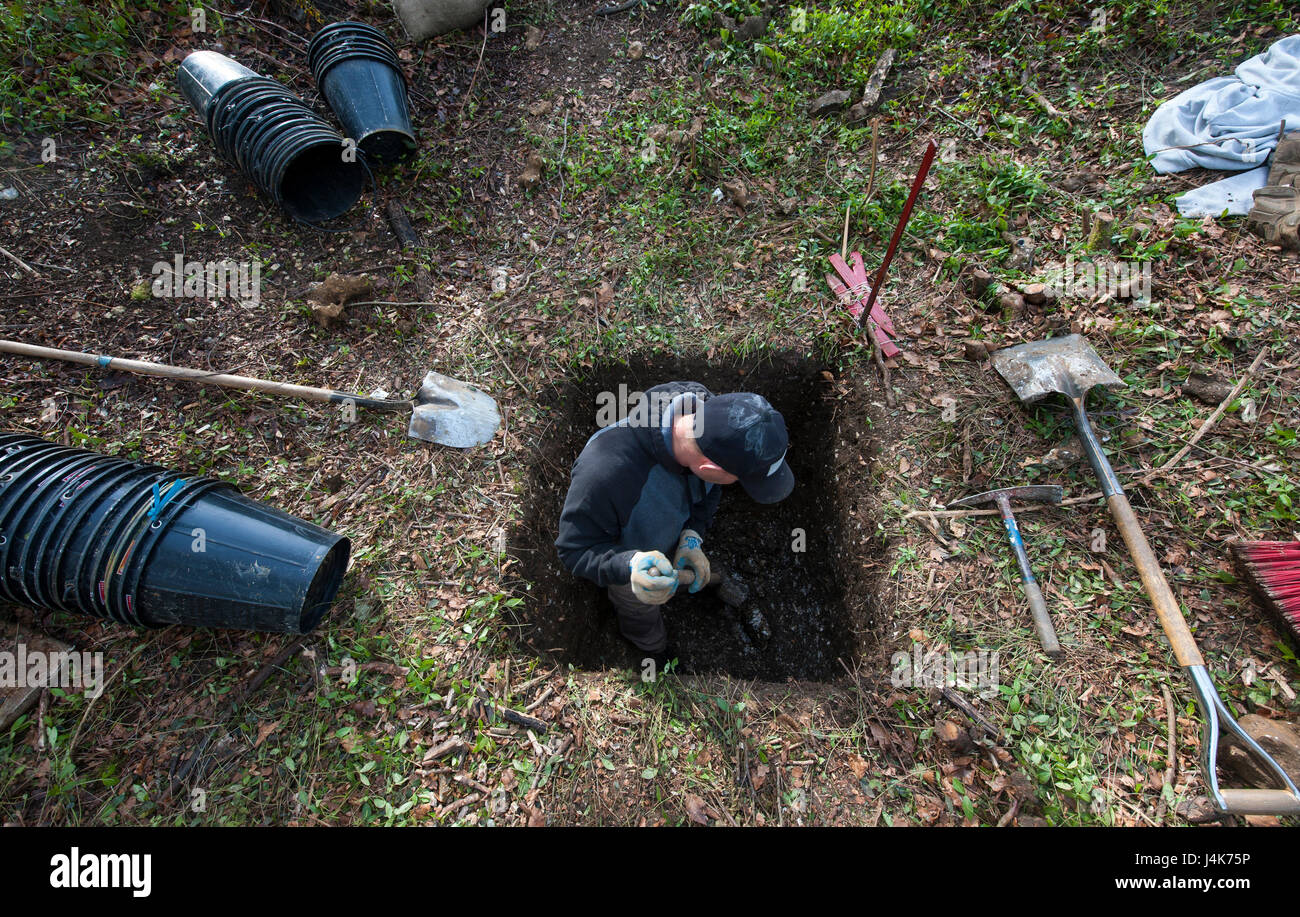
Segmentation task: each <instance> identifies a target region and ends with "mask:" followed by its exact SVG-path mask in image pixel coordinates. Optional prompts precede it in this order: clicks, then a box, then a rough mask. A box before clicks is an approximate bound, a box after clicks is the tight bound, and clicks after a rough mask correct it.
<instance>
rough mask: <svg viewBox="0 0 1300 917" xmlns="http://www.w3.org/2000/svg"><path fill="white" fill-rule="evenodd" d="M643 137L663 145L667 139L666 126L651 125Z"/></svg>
mask: <svg viewBox="0 0 1300 917" xmlns="http://www.w3.org/2000/svg"><path fill="white" fill-rule="evenodd" d="M645 135H646V136H647V137H649V138H650V139H651V140H653V141H654V142H655V143H663V142H664V141H665V140H667V139H668V125H666V124H652V125H650V128H649V130H647V131H646V132H645Z"/></svg>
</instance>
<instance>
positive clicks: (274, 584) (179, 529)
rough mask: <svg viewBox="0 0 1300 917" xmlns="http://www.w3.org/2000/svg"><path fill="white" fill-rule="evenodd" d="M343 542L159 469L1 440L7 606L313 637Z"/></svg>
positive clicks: (34, 441)
mask: <svg viewBox="0 0 1300 917" xmlns="http://www.w3.org/2000/svg"><path fill="white" fill-rule="evenodd" d="M350 549H351V546H350V544H349V542H348V540H347V539H346V538H343V537H342V536H340V535H337V534H335V533H333V532H329V531H327V530H325V529H322V528H320V527H319V526H316V525H312V524H311V523H309V522H304V521H302V520H300V519H295V518H294V517H292V516H289V515H287V514H285V513H282V512H280V511H279V510H276V509H273V508H271V507H268V506H265V505H263V504H261V503H257V502H255V501H253V500H249V499H248V498H247V497H244V496H243V495H241V494H240V493H239V491H238V490H237V489H236V488H234V487H233V486H231V485H229V484H226V483H224V482H221V481H214V480H210V479H207V478H185V477H183V476H182V475H179V474H177V473H176V472H174V471H169V470H167V469H166V468H162V467H160V466H157V465H148V464H143V463H140V462H133V461H128V460H126V459H119V458H114V457H112V456H105V455H100V454H98V453H95V452H88V451H86V450H84V449H72V448H68V447H65V446H59V445H56V444H54V443H50V442H47V441H45V440H43V439H39V438H37V437H34V436H26V435H22V434H0V597H2V598H5V599H8V600H10V601H13V602H17V603H20V604H24V605H30V606H33V607H36V608H47V609H53V610H62V611H70V612H82V613H85V614H88V615H93V616H95V617H99V618H110V619H112V620H115V621H120V622H122V623H124V624H132V625H143V626H147V627H161V626H165V625H168V624H183V625H190V626H197V627H221V628H237V629H244V630H258V631H270V632H277V633H295V634H301V633H307V632H309V631H310V630H312V629H313V628H314V627H315V626H316V625H317V624H318V623H319V622H320V620H321V618H322V616H323V615H324V614H325V612H326V611H327V610H328V609H329V607H330V605H331V604H332V603H333V601H334V597H335V595H336V594H337V593H338V589H339V585H340V583H341V582H342V579H343V574H344V573H345V572H346V569H347V563H348V554H349V551H350Z"/></svg>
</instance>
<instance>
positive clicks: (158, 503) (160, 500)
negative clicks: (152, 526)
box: [149, 478, 189, 519]
mask: <svg viewBox="0 0 1300 917" xmlns="http://www.w3.org/2000/svg"><path fill="white" fill-rule="evenodd" d="M188 483H189V482H188V481H186V480H185V479H184V478H178V479H177V480H175V481H172V482H171V484H170V485H168V487H167V490H166V491H165V492H162V491H159V490H158V485H157V484H154V486H153V507H152V508H150V510H149V518H150V519H157V518H158V514H159V513H161V512H162V511H163V507H164V506H166V505H167V504H168V503H169V502H170V501H171V499H172V498H173V497H175V496H176V495H177V494H178V493H180V492H181V489H182V488H183V487H184V486H185V485H186V484H188Z"/></svg>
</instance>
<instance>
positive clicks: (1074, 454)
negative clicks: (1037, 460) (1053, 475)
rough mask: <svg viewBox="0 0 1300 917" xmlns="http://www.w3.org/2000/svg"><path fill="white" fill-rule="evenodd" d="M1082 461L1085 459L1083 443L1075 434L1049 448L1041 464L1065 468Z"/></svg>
mask: <svg viewBox="0 0 1300 917" xmlns="http://www.w3.org/2000/svg"><path fill="white" fill-rule="evenodd" d="M1081 461H1083V443H1081V442H1079V438H1078V437H1077V436H1074V437H1071V438H1069V439H1067V440H1066V441H1065V442H1063V443H1058V444H1057V445H1056V446H1055V447H1053V448H1052V449H1051V450H1049V451H1048V453H1047V454H1046V455H1044V456H1043V459H1042V462H1041V464H1043V465H1046V466H1047V467H1048V468H1056V469H1064V468H1069V467H1070V466H1071V465H1075V464H1077V463H1079V462H1081Z"/></svg>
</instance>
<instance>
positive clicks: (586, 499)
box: [555, 382, 722, 586]
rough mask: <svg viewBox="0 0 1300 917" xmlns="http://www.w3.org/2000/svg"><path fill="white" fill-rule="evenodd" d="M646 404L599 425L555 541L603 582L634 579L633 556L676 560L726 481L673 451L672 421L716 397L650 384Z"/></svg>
mask: <svg viewBox="0 0 1300 917" xmlns="http://www.w3.org/2000/svg"><path fill="white" fill-rule="evenodd" d="M645 395H646V398H645V400H644V401H643V402H642V405H643V408H644V409H642V410H634V411H631V412H630V413H629V415H628V417H626V418H624V419H623V420H621V421H619V422H618V423H616V424H612V425H611V426H607V427H605V428H603V429H601V430H598V431H597V432H596V433H595V434H594V435H593V436H592V437H591V439H589V440H587V445H586V446H585V447H584V448H583V450H582V453H581V454H580V455H579V456H578V460H577V461H576V462H574V463H573V471H572V474H571V483H570V485H569V494H568V496H567V497H566V498H565V500H564V510H563V512H561V513H560V532H559V537H558V538H556V539H555V547H556V548H557V549H558V551H559V553H560V560H561V561H563V563H564V566H565V567H567V568H568V569H569V570H570V572H572V573H574V574H576V575H577V576H581V577H584V578H586V579H589V580H591V581H593V582H595V583H596V584H597V585H600V586H614V585H621V584H625V583H628V582H629V581H630V580H631V578H632V571H631V563H632V555H633V554H635V553H636V552H637V551H662V552H663V553H664V555H665V556H667V557H668V558H669V559H671V558H672V556H673V553H674V552H675V551H676V549H677V541H678V538H679V536H680V535H681V532H682V529H694V530H695V531H696V532H699V533H700V534H701V535H703V534H704V533H705V531H706V530H707V529H708V527H709V523H710V522H711V521H712V520H713V514H714V512H715V511H716V510H717V508H718V501H719V500H720V499H721V497H722V487H721V486H720V485H717V484H711V483H709V482H707V481H704V480H702V479H701V478H698V477H696V476H695V474H694V473H692V472H691V470H690V469H689V468H687V467H686V466H685V465H681V464H679V463H678V462H677V460H676V459H675V458H674V457H673V454H672V445H671V444H672V423H673V420H674V419H675V418H676V417H680V416H683V415H684V414H690V413H693V412H694V410H695V405H696V403H697V402H698V403H703V402H704V401H707V400H708V399H709V398H712V397H713V393H712V392H710V391H709V390H708V389H707V388H705V387H704V386H703V385H700V384H699V383H698V382H667V383H665V384H663V385H656V386H655V387H653V388H651V389H648V390H647V391H646V393H645Z"/></svg>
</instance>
